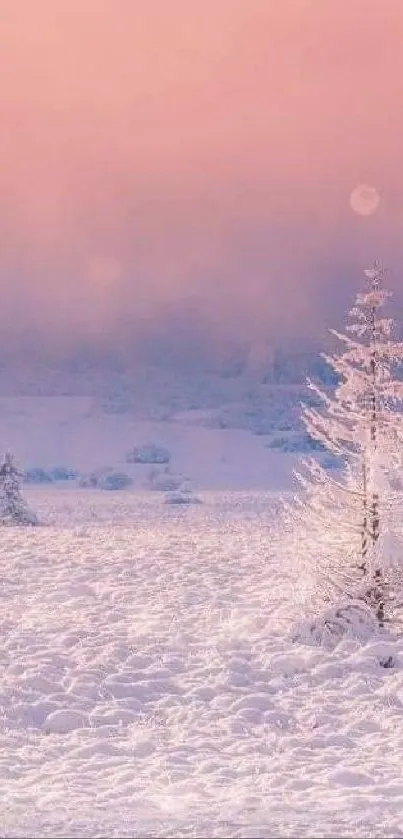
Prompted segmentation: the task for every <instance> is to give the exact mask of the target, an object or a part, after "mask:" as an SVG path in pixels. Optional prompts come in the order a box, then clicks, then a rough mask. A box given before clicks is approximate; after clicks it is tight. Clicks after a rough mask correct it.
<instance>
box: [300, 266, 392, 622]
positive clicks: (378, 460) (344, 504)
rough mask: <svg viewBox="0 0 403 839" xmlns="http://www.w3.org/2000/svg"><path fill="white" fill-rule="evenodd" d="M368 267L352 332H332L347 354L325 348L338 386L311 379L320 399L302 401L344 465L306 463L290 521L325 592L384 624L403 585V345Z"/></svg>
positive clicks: (312, 425) (318, 435)
mask: <svg viewBox="0 0 403 839" xmlns="http://www.w3.org/2000/svg"><path fill="white" fill-rule="evenodd" d="M365 274H366V277H367V289H366V290H365V291H364V292H362V293H360V294H358V295H357V297H356V301H355V305H354V307H353V308H352V310H351V312H350V317H349V324H348V326H347V329H346V334H342V333H339V332H337V331H335V330H332V334H333V335H334V336H335V337H336V339H337V340H338V341H339V343H340V344H341V351H340V352H339V354H325V353H324V354H323V358H324V359H325V361H326V362H327V364H328V365H329V366H330V367H331V368H332V369H333V370H334V372H335V373H336V375H337V377H338V380H339V385H338V386H337V387H336V389H335V391H334V393H333V394H330V393H328V392H326V391H325V390H323V389H321V388H320V387H318V386H316V385H315V384H313V383H312V382H308V384H309V387H310V389H311V391H312V392H313V393H314V395H315V399H316V402H317V403H318V406H317V407H316V406H305V407H304V408H303V415H302V416H303V420H304V423H305V426H306V428H307V431H308V433H309V435H310V436H311V437H312V438H314V439H315V440H317V441H319V442H320V443H321V444H322V445H323V446H324V447H325V448H326V449H327V450H328V451H330V452H332V453H333V454H334V455H336V456H337V457H338V458H339V459H340V464H341V468H340V471H339V473H338V474H336V475H335V474H334V473H333V474H331V473H329V472H328V471H326V469H324V468H323V466H322V465H321V463H320V461H319V460H315V459H310V460H305V461H304V462H303V465H302V468H301V472H300V473H299V474H297V478H298V480H299V483H300V487H301V489H302V493H301V494H300V495H299V496H298V497H297V498H296V499H295V503H294V504H293V505H291V506H289V508H288V524H289V525H290V526H291V532H292V533H293V534H294V538H295V539H296V540H297V539H298V540H299V542H300V545H301V533H303V534H304V535H303V536H302V544H303V545H304V550H305V554H306V557H307V563H308V565H309V563H311V565H312V562H313V565H314V574H315V576H317V578H318V579H319V580H320V581H321V587H322V589H323V591H325V592H326V596H327V599H328V600H333V599H334V594H335V591H337V592H338V593H342V594H345V595H347V596H348V597H350V598H353V599H354V598H358V599H359V600H361V601H364V603H365V605H366V607H368V608H369V610H370V611H372V612H373V614H374V615H375V616H376V619H377V621H378V624H379V625H380V626H381V627H382V626H383V625H384V622H385V620H387V619H388V617H389V614H387V612H388V609H387V606H388V605H391V603H392V602H393V601H394V602H395V603H396V602H397V601H398V600H399V596H400V595H399V594H398V591H399V589H400V587H401V585H402V582H403V573H402V571H403V542H402V527H401V510H399V508H400V505H401V503H402V498H403V495H402V492H401V475H402V468H403V382H402V381H401V380H400V379H399V378H398V367H399V365H401V363H402V361H403V344H402V343H401V342H395V341H393V339H392V328H393V321H392V320H391V319H390V318H384V317H383V316H382V312H381V310H382V308H383V306H384V305H385V303H386V302H387V300H388V298H389V297H390V293H389V292H388V291H386V290H385V289H384V288H383V287H382V275H383V271H382V270H381V269H380V267H379V266H378V264H375V266H374V267H373V268H371V269H369V270H366V271H365ZM396 543H399V544H400V545H401V551H402V553H400V550H397V551H396ZM400 556H401V557H402V559H401V560H400ZM332 590H333V594H332V593H331V592H332Z"/></svg>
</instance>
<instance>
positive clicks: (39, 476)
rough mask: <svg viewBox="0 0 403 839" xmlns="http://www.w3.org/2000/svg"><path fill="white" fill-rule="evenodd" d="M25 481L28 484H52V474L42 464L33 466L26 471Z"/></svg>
mask: <svg viewBox="0 0 403 839" xmlns="http://www.w3.org/2000/svg"><path fill="white" fill-rule="evenodd" d="M24 481H25V483H27V484H51V483H52V481H53V478H52V475H51V473H49V472H46V471H45V469H42V468H41V467H40V466H33V467H32V468H31V469H27V470H26V472H25V473H24Z"/></svg>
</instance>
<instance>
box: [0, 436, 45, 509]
mask: <svg viewBox="0 0 403 839" xmlns="http://www.w3.org/2000/svg"><path fill="white" fill-rule="evenodd" d="M22 477H23V473H22V472H20V471H19V469H17V467H16V465H15V464H14V461H13V457H12V455H11V454H10V452H7V453H6V455H5V458H4V461H3V463H2V465H1V467H0V524H2V525H36V524H38V519H37V517H36V515H35V513H33V512H32V511H31V510H30V509H29V507H28V505H27V503H26V501H25V499H24V498H23V496H22V493H21V480H22Z"/></svg>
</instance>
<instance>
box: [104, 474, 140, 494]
mask: <svg viewBox="0 0 403 839" xmlns="http://www.w3.org/2000/svg"><path fill="white" fill-rule="evenodd" d="M132 483H133V482H132V479H131V478H130V476H129V475H126V472H110V473H109V474H107V475H104V476H103V477H102V478H101V480H100V482H99V486H100V488H101V489H107V490H119V489H127V488H128V487H129V486H131V485H132Z"/></svg>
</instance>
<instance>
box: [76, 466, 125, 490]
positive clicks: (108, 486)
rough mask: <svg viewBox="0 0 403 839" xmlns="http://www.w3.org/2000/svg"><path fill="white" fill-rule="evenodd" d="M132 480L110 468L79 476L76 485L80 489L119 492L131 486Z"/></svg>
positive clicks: (123, 473)
mask: <svg viewBox="0 0 403 839" xmlns="http://www.w3.org/2000/svg"><path fill="white" fill-rule="evenodd" d="M131 484H132V479H131V478H130V476H129V475H127V474H126V472H118V471H115V470H114V469H112V468H110V467H105V468H104V469H99V470H97V471H95V472H90V473H89V474H87V475H81V477H80V480H79V483H78V485H79V486H80V487H81V488H82V489H105V490H119V489H127V487H129V486H131Z"/></svg>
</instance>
